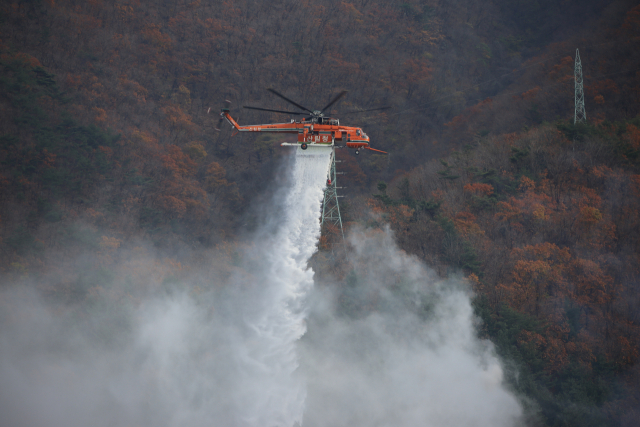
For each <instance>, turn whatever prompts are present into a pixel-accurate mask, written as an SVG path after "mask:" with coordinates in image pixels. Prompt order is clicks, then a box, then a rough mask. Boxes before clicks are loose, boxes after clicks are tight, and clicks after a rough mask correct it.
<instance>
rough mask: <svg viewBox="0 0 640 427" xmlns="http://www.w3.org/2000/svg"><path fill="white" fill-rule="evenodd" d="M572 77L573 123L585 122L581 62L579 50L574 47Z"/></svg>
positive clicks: (585, 113)
mask: <svg viewBox="0 0 640 427" xmlns="http://www.w3.org/2000/svg"><path fill="white" fill-rule="evenodd" d="M573 77H574V80H575V86H576V104H575V114H574V116H573V124H576V123H586V122H587V112H586V111H585V110H584V87H583V85H582V62H581V61H580V52H578V49H576V60H575V68H574V71H573Z"/></svg>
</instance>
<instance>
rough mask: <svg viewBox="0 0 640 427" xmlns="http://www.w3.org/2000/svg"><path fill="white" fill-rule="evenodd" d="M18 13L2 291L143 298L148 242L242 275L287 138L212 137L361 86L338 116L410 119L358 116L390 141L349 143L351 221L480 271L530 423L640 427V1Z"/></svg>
mask: <svg viewBox="0 0 640 427" xmlns="http://www.w3.org/2000/svg"><path fill="white" fill-rule="evenodd" d="M0 13H1V14H0V238H1V240H0V254H1V256H0V268H1V269H2V273H3V275H4V276H3V277H5V278H7V280H9V279H11V280H13V279H17V278H20V277H22V278H24V277H27V278H28V277H31V278H33V277H44V276H47V275H48V276H47V277H55V278H56V279H55V280H53V279H51V281H50V283H48V284H47V292H48V293H49V295H53V296H55V297H56V298H59V299H61V300H64V301H71V302H74V303H78V304H80V305H82V304H88V302H89V301H94V300H95V298H96V295H100V298H103V299H104V300H107V301H110V303H111V304H113V305H117V304H120V303H122V302H123V301H130V300H131V299H133V300H135V299H136V298H139V297H140V295H141V294H142V292H143V291H142V290H138V291H136V292H132V291H130V290H128V291H125V290H122V289H120V290H117V291H116V290H115V288H113V287H112V286H114V285H113V284H114V283H116V282H119V281H121V279H122V280H124V281H126V280H125V279H123V278H120V277H115V276H114V275H113V274H112V273H110V272H111V271H112V267H113V266H115V265H120V264H123V265H124V264H126V266H127V267H126V270H127V271H130V272H131V277H137V276H136V275H139V274H140V271H143V270H144V271H146V267H145V268H142V267H140V266H138V265H136V264H135V263H134V262H132V261H131V260H128V259H127V255H126V254H128V253H130V252H129V251H131V250H133V249H134V248H138V246H137V245H138V244H139V242H140V241H141V240H146V241H151V242H152V243H153V246H154V250H157V251H160V253H161V254H164V255H167V254H169V253H171V256H167V257H166V258H164V260H163V261H162V262H159V263H158V265H156V266H155V268H156V269H157V271H158V273H157V274H159V275H161V276H162V277H166V279H167V280H168V281H171V280H174V279H175V277H179V276H180V275H181V274H186V273H185V271H187V270H188V269H189V265H203V264H206V262H207V261H206V260H204V259H203V258H202V253H203V252H202V248H211V247H214V248H216V249H215V250H216V251H217V253H218V255H219V256H218V257H217V258H216V263H215V265H214V266H210V268H213V269H215V270H216V271H227V270H232V269H233V268H235V267H234V257H235V256H236V254H237V252H236V249H237V246H238V245H241V244H242V243H240V241H241V237H242V233H244V232H247V231H250V230H251V229H252V228H255V226H256V224H257V223H258V221H259V219H260V215H261V212H260V211H259V207H260V206H262V204H261V203H262V202H264V201H265V200H268V199H269V197H270V195H271V194H272V191H273V189H274V187H277V186H278V184H279V179H280V178H279V177H280V176H281V171H280V170H278V168H279V167H282V164H283V162H282V158H281V157H282V156H283V155H284V154H283V151H282V150H281V149H280V148H279V142H280V141H281V138H279V137H265V136H259V135H237V136H232V132H231V131H230V130H229V129H228V128H225V129H223V130H222V131H221V132H216V131H215V130H214V124H215V122H216V121H217V112H218V109H219V107H220V106H221V105H222V103H223V100H225V99H229V100H231V101H232V113H233V114H234V117H235V116H239V118H240V121H241V123H265V122H277V121H284V120H288V119H289V117H283V116H281V115H276V114H268V113H257V112H250V111H247V110H242V109H241V106H242V105H253V106H260V107H267V108H283V107H285V105H284V104H282V103H281V101H279V100H277V99H274V97H273V96H271V95H269V93H268V92H267V91H266V90H265V88H267V87H274V88H276V89H277V90H279V91H281V92H283V93H285V94H286V95H287V96H289V97H291V98H293V99H296V100H297V101H299V102H300V103H302V104H303V105H308V106H309V107H311V108H313V107H316V106H319V105H324V104H326V102H327V101H328V100H329V99H330V98H331V97H332V96H333V95H335V94H336V93H338V92H339V91H341V90H348V91H349V95H348V97H346V98H345V100H344V101H342V102H341V103H340V104H339V105H336V107H335V108H334V109H332V114H337V113H339V112H341V111H352V110H362V109H369V108H376V107H382V106H390V107H392V108H391V109H389V110H385V111H383V112H382V113H380V114H378V113H372V114H365V115H363V116H359V117H357V118H353V119H351V118H350V119H347V118H345V119H343V123H346V124H349V123H354V124H357V125H359V126H362V127H363V128H364V129H365V130H366V131H367V133H368V134H369V135H370V136H371V139H372V145H373V146H374V147H375V148H380V149H384V150H387V151H390V152H391V155H390V156H389V157H383V156H375V155H361V156H359V157H358V158H356V157H355V156H353V155H352V154H350V153H348V152H346V150H343V151H339V155H340V159H341V160H342V161H343V162H342V163H340V168H341V170H342V171H344V172H347V173H348V174H347V175H344V176H341V178H340V179H341V180H342V181H341V182H343V183H344V185H345V186H347V187H349V188H348V189H347V193H346V194H348V195H349V198H348V199H347V200H345V203H344V204H343V213H344V215H345V219H346V220H347V222H348V223H358V224H364V225H367V226H370V227H374V228H375V227H379V226H383V224H384V223H387V222H388V223H391V225H392V227H393V229H394V230H395V232H396V235H397V238H398V240H399V242H400V244H401V245H402V247H403V248H404V249H405V250H407V251H409V252H411V253H413V254H416V255H417V256H419V257H420V258H422V259H424V260H426V261H427V262H428V263H429V264H430V265H432V266H434V267H435V268H437V269H438V270H439V271H440V272H441V273H442V274H446V273H448V272H451V271H455V270H462V271H463V272H464V273H465V274H466V276H468V277H469V280H470V281H471V283H472V285H473V288H474V290H475V291H476V293H477V300H476V305H477V307H476V308H477V312H478V314H479V315H480V316H481V317H482V319H483V320H484V330H483V333H484V334H485V335H486V336H488V337H491V339H492V340H493V341H494V342H495V343H496V345H497V349H498V351H499V352H500V353H501V355H503V356H504V358H505V360H507V361H510V362H513V370H512V372H513V375H512V378H510V381H511V383H512V385H513V387H514V388H515V389H517V390H518V391H520V392H522V393H523V395H524V396H527V397H528V398H530V399H531V400H526V399H525V401H526V402H529V406H530V409H531V411H530V412H531V414H533V415H532V418H531V422H532V423H533V424H535V423H539V424H540V425H550V426H551V425H576V424H579V425H625V424H626V425H635V424H637V421H638V407H639V399H640V396H639V395H638V387H637V383H638V364H637V359H638V352H639V351H640V349H639V345H640V342H639V334H638V332H639V331H638V322H639V321H640V319H639V318H638V310H637V308H636V307H637V302H638V301H637V296H636V295H637V291H638V274H639V273H638V265H639V261H640V259H639V253H640V252H639V249H640V248H639V247H638V245H639V237H640V236H639V235H638V230H640V224H639V218H638V207H639V206H638V200H639V199H638V197H639V196H640V193H639V191H640V187H639V186H640V181H639V180H638V176H640V175H639V174H640V171H639V170H638V168H639V165H638V161H639V158H638V154H639V151H638V150H639V149H640V139H639V138H640V136H639V135H640V131H638V128H640V123H639V122H638V118H637V117H638V113H639V112H640V109H639V108H640V107H639V105H640V103H639V102H638V101H639V100H640V99H639V97H640V72H639V71H638V70H639V69H640V68H639V67H640V63H639V59H638V55H637V52H638V51H640V46H639V44H640V8H639V7H638V6H637V5H636V4H635V3H634V2H630V1H617V2H606V1H595V0H594V1H586V2H585V1H582V2H578V1H566V2H557V1H551V0H543V1H529V0H518V1H506V0H492V1H482V2H480V1H478V2H476V1H471V0H469V1H437V0H426V1H402V2H395V1H385V2H382V1H378V0H361V1H354V2H329V1H315V2H306V1H289V0H275V1H271V2H261V1H250V0H240V1H234V2H201V1H193V2H189V1H184V2H169V1H160V0H157V1H147V2H141V1H136V0H130V1H119V0H117V1H112V2H106V1H100V0H91V1H73V0H57V1H53V0H49V1H36V0H32V1H15V2H6V3H3V4H2V5H0ZM576 48H580V53H581V57H582V62H583V69H584V72H585V92H586V97H585V102H586V105H587V117H588V119H589V124H588V125H587V126H578V127H576V126H573V125H572V122H571V118H572V112H573V57H574V55H575V49H576ZM209 108H211V111H210V112H209V113H208V111H209ZM454 149H455V151H454V152H453V154H452V150H454ZM343 178H344V180H343ZM371 215H373V216H371ZM334 238H335V236H332V233H331V230H327V231H326V232H325V236H324V237H323V241H322V245H321V249H322V251H321V253H320V254H319V256H318V257H317V258H316V259H315V260H314V263H315V265H316V271H318V272H319V273H318V274H319V275H320V276H322V274H330V275H333V276H334V277H337V278H338V279H339V280H342V281H343V282H344V283H345V288H346V287H347V286H348V285H349V283H351V284H353V283H354V281H355V282H357V274H356V273H357V272H354V271H353V266H351V265H349V262H348V259H341V257H336V254H337V253H336V252H332V251H331V242H332V239H334ZM138 239H139V240H138ZM185 246H186V247H187V248H189V249H188V250H184V251H183V252H182V255H180V256H176V255H175V252H174V249H175V248H176V247H181V248H184V247H185ZM191 250H194V252H191ZM87 253H91V254H93V255H94V256H95V262H93V263H91V265H81V266H79V265H75V264H73V263H71V264H69V263H70V262H71V261H70V260H74V259H77V258H78V256H79V255H80V254H87ZM198 254H199V255H198ZM220 254H222V255H220ZM118 271H121V269H119V270H118ZM52 272H55V274H51V273H52ZM352 273H353V274H352ZM354 274H355V275H354ZM132 280H133V279H132ZM134 281H135V280H134ZM127 292H129V293H127ZM145 292H146V291H145ZM355 304H356V305H355V306H351V309H352V310H355V312H360V311H359V310H375V309H376V308H375V304H373V303H372V302H371V301H362V302H356V303H355ZM352 314H353V313H352ZM535 414H537V415H535Z"/></svg>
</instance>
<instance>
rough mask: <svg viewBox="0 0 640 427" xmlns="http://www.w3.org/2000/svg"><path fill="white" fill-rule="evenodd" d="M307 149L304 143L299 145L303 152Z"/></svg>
mask: <svg viewBox="0 0 640 427" xmlns="http://www.w3.org/2000/svg"><path fill="white" fill-rule="evenodd" d="M307 147H308V146H307V144H306V143H304V142H303V143H302V144H300V148H302V149H303V150H306V149H307Z"/></svg>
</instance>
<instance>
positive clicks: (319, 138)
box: [222, 109, 384, 153]
mask: <svg viewBox="0 0 640 427" xmlns="http://www.w3.org/2000/svg"><path fill="white" fill-rule="evenodd" d="M225 110H226V109H223V111H222V114H223V115H224V117H225V118H226V119H227V120H228V121H229V123H230V124H231V125H232V126H233V127H234V128H236V130H237V131H239V132H277V133H291V134H297V135H298V143H300V144H303V143H306V144H327V145H332V144H334V143H335V142H341V143H343V144H344V145H346V146H347V147H348V148H354V149H356V150H357V149H359V148H367V149H369V150H373V149H372V148H369V136H368V135H367V134H366V133H364V131H363V130H362V129H361V128H357V127H351V126H341V125H340V122H339V121H338V120H337V119H332V118H329V117H322V118H321V119H320V120H318V122H312V121H308V120H299V121H296V120H291V122H289V123H272V124H264V125H248V126H241V125H239V124H238V123H237V122H236V121H235V120H234V119H233V118H232V117H231V115H230V114H229V111H225ZM320 121H321V122H322V123H320ZM373 151H379V150H373ZM381 152H383V151H381ZM383 153H384V152H383Z"/></svg>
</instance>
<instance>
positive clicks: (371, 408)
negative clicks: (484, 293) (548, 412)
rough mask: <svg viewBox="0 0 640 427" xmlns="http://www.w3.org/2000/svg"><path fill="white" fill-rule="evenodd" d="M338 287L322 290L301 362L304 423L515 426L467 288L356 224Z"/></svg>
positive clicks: (517, 413) (513, 408) (510, 399)
mask: <svg viewBox="0 0 640 427" xmlns="http://www.w3.org/2000/svg"><path fill="white" fill-rule="evenodd" d="M351 246H352V248H353V249H354V250H353V252H352V253H351V254H350V257H351V261H352V263H353V264H354V265H355V266H356V267H355V269H354V272H353V273H352V276H351V277H348V278H347V280H346V281H347V284H346V285H345V287H344V288H342V289H339V290H338V292H336V291H335V286H331V287H326V288H323V290H321V291H317V292H316V294H315V295H314V298H313V299H314V301H315V302H316V306H315V308H314V310H313V311H312V314H311V318H310V321H309V333H308V334H307V336H305V337H304V338H303V340H302V344H301V358H300V359H301V361H302V364H303V369H304V371H305V374H306V376H307V377H308V390H309V391H308V394H309V395H308V398H307V409H306V413H305V418H304V421H305V422H304V426H305V427H315V426H318V427H320V426H326V425H351V426H372V425H373V426H396V427H397V426H407V427H411V426H417V425H425V426H452V427H453V426H456V427H463V426H475V427H483V426H486V427H500V426H504V427H506V426H513V425H519V423H521V422H522V419H521V418H522V410H521V407H520V404H519V403H518V401H517V400H516V399H515V397H514V396H513V395H512V394H511V393H509V392H508V391H507V390H506V389H505V388H504V385H503V382H502V372H503V371H502V368H501V366H500V363H499V361H498V360H497V358H496V356H495V355H494V352H493V347H492V345H491V343H490V342H488V341H483V340H479V339H478V338H476V337H477V332H476V327H475V322H476V320H475V317H474V315H473V309H472V306H471V301H470V295H469V293H468V289H467V287H466V286H465V284H464V283H463V282H462V281H461V280H459V279H449V280H442V279H439V278H438V277H437V276H436V274H435V273H434V272H433V271H431V270H429V269H427V268H426V267H425V266H424V265H423V264H422V263H421V262H420V261H419V260H418V259H417V258H415V257H413V256H409V255H407V254H405V253H404V252H402V251H401V250H399V249H398V248H397V246H396V245H395V243H394V241H393V238H392V233H391V232H390V231H389V230H388V229H387V230H386V231H385V232H380V231H376V232H369V233H365V232H363V231H358V232H355V233H353V234H352V235H351Z"/></svg>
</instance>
